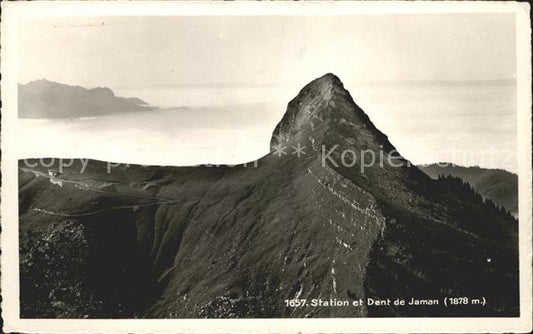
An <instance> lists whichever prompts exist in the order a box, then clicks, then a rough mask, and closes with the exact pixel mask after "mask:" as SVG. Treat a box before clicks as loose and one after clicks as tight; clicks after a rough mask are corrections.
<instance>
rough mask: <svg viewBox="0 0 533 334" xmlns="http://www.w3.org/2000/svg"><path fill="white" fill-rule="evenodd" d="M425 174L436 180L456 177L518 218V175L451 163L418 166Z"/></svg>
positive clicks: (499, 170) (500, 170)
mask: <svg viewBox="0 0 533 334" xmlns="http://www.w3.org/2000/svg"><path fill="white" fill-rule="evenodd" d="M418 168H420V169H421V170H422V171H423V172H424V173H426V174H427V175H429V176H430V177H431V178H433V179H436V178H438V176H439V175H443V176H447V175H451V176H455V177H459V178H461V179H462V180H463V181H465V182H468V183H470V185H471V186H472V188H474V190H475V191H477V192H478V193H479V194H480V195H481V196H483V198H486V199H490V200H492V201H493V202H494V203H495V204H496V205H499V206H502V207H504V208H505V209H507V210H509V212H511V213H512V214H513V215H514V216H515V217H518V175H516V174H513V173H511V172H508V171H506V170H502V169H487V168H480V167H462V166H458V165H454V164H451V163H438V164H430V165H421V166H418Z"/></svg>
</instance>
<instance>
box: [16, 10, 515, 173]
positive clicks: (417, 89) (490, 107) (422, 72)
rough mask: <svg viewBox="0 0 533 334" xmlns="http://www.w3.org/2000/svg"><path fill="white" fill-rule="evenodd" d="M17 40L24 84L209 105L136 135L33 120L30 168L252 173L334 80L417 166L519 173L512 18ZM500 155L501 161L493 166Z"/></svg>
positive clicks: (206, 22) (42, 35)
mask: <svg viewBox="0 0 533 334" xmlns="http://www.w3.org/2000/svg"><path fill="white" fill-rule="evenodd" d="M18 29H19V34H18V37H19V38H18V39H17V41H18V50H19V57H18V59H19V79H20V80H19V82H21V83H26V82H28V81H31V80H35V79H42V78H46V79H49V80H52V81H58V82H61V83H67V84H75V85H81V86H85V87H96V86H107V87H110V88H112V89H113V90H114V91H115V92H116V93H117V94H119V95H123V96H137V97H140V98H142V99H144V100H146V101H148V102H149V103H152V104H155V105H173V106H187V107H193V108H202V107H209V108H208V109H206V110H207V111H205V112H204V111H202V112H200V113H199V112H198V111H197V110H192V111H191V112H190V114H189V115H188V116H187V115H185V116H183V117H182V116H179V117H178V118H175V117H176V116H171V115H170V114H169V116H168V117H169V118H168V119H164V120H155V119H153V120H152V119H147V120H143V121H140V120H139V119H136V121H135V122H134V123H133V124H135V125H134V129H130V128H126V126H130V127H131V126H132V125H131V124H132V123H131V122H130V123H128V122H123V121H119V120H116V121H114V122H112V123H109V122H108V123H109V124H113V126H109V127H107V128H106V127H104V126H102V124H101V123H100V122H96V121H94V122H92V121H91V122H89V121H87V122H86V123H83V122H80V124H78V125H77V127H74V126H70V125H68V124H55V125H52V124H48V125H44V124H42V123H31V122H30V123H31V124H30V123H28V124H27V126H28V127H27V128H26V129H25V130H24V129H21V131H20V133H21V134H27V135H32V136H35V135H36V134H37V133H40V134H41V137H42V138H41V139H40V140H36V141H34V142H33V143H32V144H31V145H29V146H28V147H27V148H26V151H24V152H25V153H24V154H26V155H27V156H31V155H33V156H58V155H63V156H71V155H72V154H75V155H76V156H78V157H79V156H83V157H92V158H99V159H104V160H112V161H123V160H128V159H129V162H130V161H132V160H131V159H130V158H128V157H131V156H135V162H139V163H142V162H148V163H149V162H153V161H154V158H153V156H156V157H157V158H158V159H163V160H162V161H161V160H160V161H158V163H163V164H183V163H186V164H193V163H195V162H196V163H207V162H219V163H228V162H238V161H246V160H249V159H250V158H254V157H259V156H261V155H263V154H266V153H267V152H268V142H269V138H270V136H271V134H272V129H273V128H274V127H275V125H276V123H277V122H278V121H279V119H280V118H281V117H282V115H283V112H284V111H285V107H286V105H287V103H288V102H289V100H290V99H291V98H293V97H294V96H295V95H296V94H297V93H298V91H299V90H300V89H301V88H302V87H303V86H304V85H305V84H306V83H308V82H309V81H311V80H312V79H315V78H317V77H319V76H321V75H323V74H325V73H327V72H333V73H335V74H337V75H338V76H339V77H340V79H341V80H342V81H343V82H344V84H345V86H346V88H348V89H349V90H350V92H351V94H352V96H353V97H354V100H355V101H356V102H357V103H358V104H359V105H360V106H361V107H363V109H364V110H365V112H366V113H367V114H368V115H369V116H370V118H371V119H372V121H373V122H374V123H375V124H376V126H377V127H378V128H379V129H380V130H381V131H383V132H384V133H385V134H387V135H388V136H389V138H390V139H391V141H392V143H393V144H394V145H396V147H397V148H398V149H399V151H400V152H401V153H402V154H403V155H404V156H405V157H407V158H408V159H411V160H412V161H413V162H415V163H422V162H435V161H451V162H455V163H458V164H463V165H476V164H477V165H481V166H488V167H500V168H506V169H511V170H516V83H515V81H514V80H515V78H516V47H515V43H516V41H515V17H514V14H513V13H509V14H506V13H491V14H490V13H489V14H418V15H405V14H401V15H398V14H396V15H351V16H307V17H306V16H292V17H290V16H256V17H242V16H218V17H217V16H203V17H170V16H169V17H92V18H87V17H76V18H72V17H70V18H68V17H62V18H39V19H35V18H34V19H32V21H27V20H21V21H20V22H19V27H18ZM428 81H433V82H432V83H431V82H428ZM449 81H468V83H464V82H459V83H457V82H455V83H453V82H449ZM383 83H386V84H383ZM267 104H268V105H267ZM214 106H215V107H216V106H218V107H219V108H214ZM220 106H222V109H223V111H221V110H222V109H221V108H220ZM199 115H200V116H201V117H203V118H202V120H204V119H205V120H209V119H211V120H216V119H218V118H217V117H221V115H223V116H224V117H225V118H228V117H229V119H230V120H234V121H233V122H231V123H232V125H233V129H232V130H228V129H227V128H226V127H224V128H223V129H222V128H221V129H218V128H217V127H216V125H217V124H219V123H221V122H211V123H209V122H207V123H209V124H211V125H209V126H207V125H201V124H202V122H197V120H196V118H198V117H200V116H199ZM158 117H163V114H159V116H158ZM165 117H166V116H165ZM172 117H174V118H175V119H171V118H172ZM246 117H247V118H249V119H247V120H246V121H245V122H244V121H243V119H244V118H246ZM149 123H150V124H149ZM222 123H223V122H222ZM21 124H22V123H21ZM83 124H85V125H83ZM95 124H97V125H95ZM104 124H105V123H104ZM124 124H130V125H124ZM161 124H168V125H169V126H162V125H161ZM195 124H196V125H195ZM199 124H200V125H199ZM121 126H122V127H123V128H124V129H122V128H120V127H121ZM35 127H39V129H36V128H35ZM58 129H59V130H58ZM133 130H135V131H134V133H135V135H134V137H135V138H136V140H135V141H132V140H131V138H132V136H133V135H132V134H131V131H133ZM68 131H70V132H72V133H69V137H68V138H69V139H68V140H64V138H66V137H65V136H66V133H67V132H68ZM76 131H77V132H76ZM98 131H100V132H99V133H98ZM206 131H207V132H206ZM227 131H229V132H227ZM56 133H57V135H56ZM206 133H211V135H210V136H213V138H214V137H215V136H216V135H221V134H224V137H225V138H228V137H231V138H233V139H234V141H233V142H234V143H233V144H232V145H234V146H233V149H234V151H232V158H231V161H227V159H226V160H225V158H224V157H222V158H220V159H215V160H216V161H213V160H212V159H214V158H213V156H214V152H215V153H216V152H221V151H223V150H224V149H227V147H228V144H227V141H225V140H217V141H215V140H205V139H206V138H207V139H209V138H210V136H206ZM239 133H240V134H241V135H242V137H239V136H240V135H239ZM128 134H129V135H128ZM143 134H144V135H143ZM98 135H100V137H98V138H100V139H98V138H97V136H98ZM57 136H59V137H57ZM61 136H63V137H61ZM176 136H179V138H177V137H176ZM61 138H63V139H61ZM110 138H111V139H110ZM156 138H157V139H156ZM202 138H203V139H204V140H203V139H202ZM52 139H53V143H51V142H50V141H51V140H52ZM202 140H203V141H202ZM155 142H157V143H158V144H157V145H154V143H155ZM191 143H194V145H195V146H194V147H195V148H194V149H193V148H192V146H191V145H192V144H191ZM136 145H137V146H136ZM210 145H211V146H210ZM239 145H241V146H242V147H241V146H239ZM139 147H143V148H144V149H142V150H140V149H139ZM156 148H159V149H160V152H159V151H157V152H156ZM191 149H193V151H191V152H192V153H190V154H187V158H193V160H194V161H192V160H179V157H180V156H182V157H183V156H184V155H180V154H179V152H183V151H184V150H191ZM106 150H107V151H106ZM202 150H203V151H202ZM494 150H496V151H497V152H499V153H497V154H496V158H495V159H492V158H491V160H490V161H488V160H487V158H486V157H487V156H489V153H490V155H491V156H492V155H493V154H492V151H494ZM141 151H142V152H144V153H141ZM106 152H107V153H106ZM117 152H122V153H121V154H123V155H120V156H117V154H118V153H117ZM124 152H126V153H124ZM169 152H176V154H169ZM201 152H204V153H201ZM487 152H488V153H487ZM150 154H152V157H150ZM202 154H203V155H202ZM462 155H464V156H466V157H467V159H466V160H465V159H462V158H458V156H462ZM225 157H227V155H225ZM171 158H172V159H175V160H168V161H167V160H165V159H171ZM504 160H505V163H504Z"/></svg>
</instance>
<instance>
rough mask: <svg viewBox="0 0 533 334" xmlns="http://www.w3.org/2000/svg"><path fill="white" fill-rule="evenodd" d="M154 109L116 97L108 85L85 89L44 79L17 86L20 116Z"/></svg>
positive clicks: (128, 99)
mask: <svg viewBox="0 0 533 334" xmlns="http://www.w3.org/2000/svg"><path fill="white" fill-rule="evenodd" d="M154 109H156V108H155V107H152V106H149V105H148V104H147V103H146V102H145V101H143V100H141V99H139V98H136V97H132V98H125V97H119V96H115V94H114V93H113V91H112V90H111V89H109V88H107V87H106V88H102V87H98V88H91V89H86V88H83V87H80V86H69V85H65V84H61V83H57V82H53V81H48V80H45V79H42V80H36V81H31V82H29V83H27V84H25V85H22V84H19V86H18V115H19V118H78V117H91V116H103V115H110V114H116V113H121V112H128V111H149V110H154Z"/></svg>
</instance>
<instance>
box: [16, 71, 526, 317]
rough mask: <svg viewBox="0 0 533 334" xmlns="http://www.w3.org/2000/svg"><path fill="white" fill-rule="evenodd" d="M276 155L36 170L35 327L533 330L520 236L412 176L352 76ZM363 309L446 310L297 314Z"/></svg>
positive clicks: (26, 300)
mask: <svg viewBox="0 0 533 334" xmlns="http://www.w3.org/2000/svg"><path fill="white" fill-rule="evenodd" d="M271 146H272V152H271V154H269V155H267V156H265V157H263V158H262V159H260V160H258V161H257V162H256V163H254V162H252V163H249V164H245V165H239V166H233V167H230V166H218V167H215V166H199V167H181V168H176V167H141V166H133V165H132V166H126V165H121V166H116V165H108V164H106V163H104V162H99V161H88V163H87V164H86V165H85V167H86V168H85V169H84V168H83V166H84V165H83V164H82V163H81V162H80V161H76V162H75V163H74V164H72V165H71V166H69V167H68V168H63V170H62V171H61V173H57V171H58V170H59V169H60V168H59V165H58V163H57V161H56V164H55V165H54V166H52V167H42V164H41V163H39V161H35V160H31V161H25V162H22V161H21V162H20V178H19V183H20V184H19V187H20V199H19V201H20V207H19V209H20V244H21V312H22V316H23V317H132V316H136V317H157V318H168V317H186V318H195V317H347V316H350V317H363V316H517V315H518V260H517V230H516V226H517V224H516V221H515V220H514V219H513V218H512V217H511V216H508V215H505V214H503V213H502V212H500V211H499V210H497V209H496V208H493V207H490V206H487V205H486V204H485V203H484V202H483V199H482V198H481V197H480V196H479V195H476V194H475V193H473V192H472V191H471V190H470V189H468V188H466V187H464V185H463V184H462V183H454V182H449V181H446V180H432V179H430V178H429V177H428V176H427V175H425V174H424V173H422V172H421V171H420V170H419V169H418V168H416V167H414V166H411V165H410V163H409V162H408V161H407V160H405V159H403V158H402V157H401V156H400V155H399V154H398V153H397V152H396V151H395V149H394V147H393V145H392V144H391V143H390V142H389V140H388V139H387V137H386V136H385V135H384V134H382V133H381V132H380V131H379V130H377V129H376V128H375V127H374V125H373V124H372V122H371V121H370V119H369V118H368V116H367V115H366V114H365V113H364V112H363V111H362V110H361V109H360V108H359V107H358V106H357V105H356V104H355V103H354V101H353V100H352V98H351V96H350V94H349V93H348V92H347V91H346V90H345V89H344V88H343V85H342V83H341V82H340V80H339V79H338V78H337V77H336V76H334V75H332V74H327V75H325V76H323V77H321V78H319V79H316V80H315V81H313V82H311V83H310V84H308V85H307V86H305V87H304V88H303V89H302V90H301V92H300V93H299V94H298V96H297V97H295V98H294V99H293V100H292V101H291V102H290V103H289V105H288V108H287V112H286V113H285V115H284V117H283V119H282V120H281V122H280V123H279V124H278V126H277V127H276V129H275V130H274V134H273V138H272V142H271ZM371 156H374V157H375V159H376V162H375V163H373V164H371V163H369V160H368V159H370V157H371ZM379 157H382V160H385V161H384V162H383V163H379V161H378V159H379ZM388 157H390V160H389V159H388ZM354 158H355V159H354ZM47 162H48V160H47ZM108 167H110V168H109V169H108ZM49 170H50V171H52V172H50V173H49ZM82 170H83V172H80V171H82ZM54 171H55V172H54ZM79 245H81V246H79ZM66 254H69V255H66ZM65 272H68V273H69V275H65V274H64V273H65ZM51 278H52V279H51ZM72 296H77V297H72ZM447 296H449V297H468V298H476V299H482V298H485V300H486V303H485V306H480V305H466V306H455V307H446V306H445V305H444V304H443V298H444V297H447ZM359 298H363V299H365V298H374V299H385V300H386V299H391V300H394V299H395V298H404V299H406V301H409V300H410V299H411V298H416V299H431V300H433V299H437V300H440V303H439V304H438V305H422V306H421V305H416V306H394V305H392V304H391V305H386V304H385V305H382V306H372V305H371V306H368V305H363V306H348V307H346V306H339V307H312V306H306V307H290V306H288V305H287V304H286V302H285V300H287V299H307V300H311V299H321V300H328V301H329V300H330V299H337V300H348V301H350V302H352V301H354V300H358V299H359Z"/></svg>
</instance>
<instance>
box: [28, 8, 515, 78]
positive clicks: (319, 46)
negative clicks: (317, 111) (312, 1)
mask: <svg viewBox="0 0 533 334" xmlns="http://www.w3.org/2000/svg"><path fill="white" fill-rule="evenodd" d="M19 29H20V38H19V39H18V41H19V50H20V53H19V59H20V66H19V71H20V82H22V83H26V82H27V81H31V80H35V79H39V78H47V79H49V80H55V81H59V82H64V83H69V84H80V85H84V86H109V87H111V88H113V87H115V88H116V87H124V86H129V87H153V86H161V85H172V86H175V85H187V86H190V85H194V86H205V85H207V86H213V85H215V86H216V85H225V84H228V83H231V84H236V85H265V84H267V85H268V84H274V85H286V84H292V83H298V84H301V83H305V82H307V81H309V80H311V79H313V78H316V77H318V76H320V75H322V74H324V73H327V72H333V73H335V74H337V75H338V76H339V77H340V78H341V79H342V80H343V81H345V82H367V81H413V80H414V81H417V80H498V79H513V78H514V77H515V68H516V63H515V58H516V57H515V46H514V45H515V33H514V30H515V25H514V14H430V15H428V14H425V15H420V14H419V15H358V16H353V15H352V16H335V17H334V16H329V17H328V16H326V17H304V16H301V17H288V16H285V17H283V16H277V17H272V16H257V17H229V16H225V17H212V16H204V17H157V18H154V17H128V18H124V17H104V18H102V17H96V18H95V17H93V18H83V17H81V18H80V17H77V18H57V19H53V18H52V19H50V18H46V19H39V20H37V19H34V20H33V21H31V22H28V21H21V22H20V25H19Z"/></svg>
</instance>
